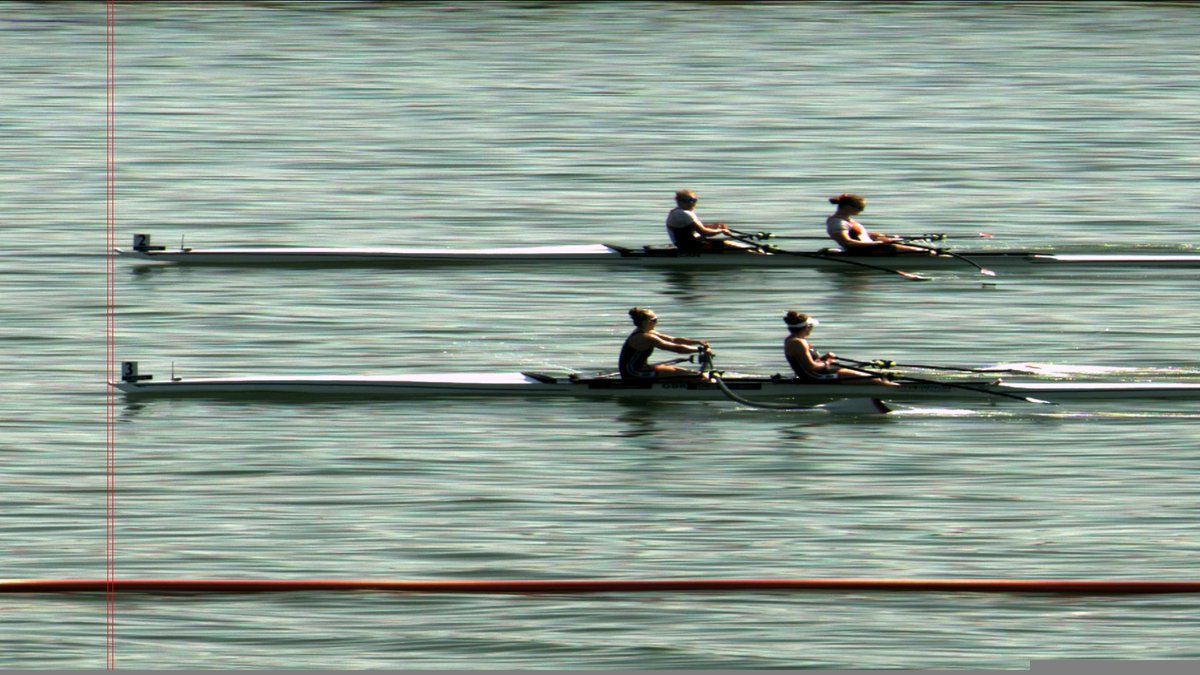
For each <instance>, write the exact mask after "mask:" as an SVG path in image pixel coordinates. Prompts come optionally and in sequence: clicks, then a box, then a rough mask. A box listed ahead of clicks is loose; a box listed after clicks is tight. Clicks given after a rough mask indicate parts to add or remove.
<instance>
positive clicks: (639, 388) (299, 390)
mask: <svg viewBox="0 0 1200 675" xmlns="http://www.w3.org/2000/svg"><path fill="white" fill-rule="evenodd" d="M146 377H147V376H144V375H143V376H140V377H139V379H136V380H133V381H125V380H122V381H118V382H112V383H110V384H111V385H112V386H114V387H116V388H117V389H119V390H121V391H122V392H124V393H125V395H126V396H128V397H143V398H146V397H172V396H200V397H204V396H212V397H259V398H264V397H288V396H299V397H346V398H404V397H458V396H479V397H497V396H505V397H508V396H517V397H521V396H529V397H576V398H617V399H645V400H687V401H692V400H723V399H725V397H726V394H725V393H724V392H723V391H722V390H721V388H720V386H718V385H717V384H716V383H714V382H709V381H705V380H694V381H650V382H626V381H622V380H620V379H618V378H609V377H594V378H578V377H564V376H562V375H555V374H548V373H536V372H526V373H449V374H427V375H404V376H388V375H360V376H321V375H314V376H282V377H224V378H187V379H183V378H174V379H171V380H163V381H154V380H152V379H145V378H146ZM722 380H723V381H724V383H725V386H727V387H728V388H729V389H730V390H731V391H734V392H736V393H737V394H739V395H741V396H744V397H746V398H748V399H753V400H781V399H786V400H792V401H797V402H811V403H820V402H826V401H832V400H837V399H844V398H847V397H855V398H868V397H869V398H880V399H885V400H891V401H922V400H941V401H945V400H961V399H971V400H980V399H985V400H989V401H998V400H1004V399H1007V398H1013V397H1017V398H1019V397H1033V398H1037V399H1045V400H1050V401H1054V402H1071V401H1106V400H1129V399H1174V400H1181V399H1182V400H1200V383H1183V382H997V381H994V380H993V381H988V382H957V381H956V382H954V383H952V384H950V385H945V384H939V383H934V382H924V381H923V382H904V383H902V384H901V385H900V386H896V387H887V386H882V385H870V384H808V383H802V382H798V381H796V380H794V379H791V378H781V377H756V376H742V375H726V376H724V377H723V378H722ZM1001 397H1003V398H1001Z"/></svg>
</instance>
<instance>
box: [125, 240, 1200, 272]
mask: <svg viewBox="0 0 1200 675" xmlns="http://www.w3.org/2000/svg"><path fill="white" fill-rule="evenodd" d="M114 250H115V251H116V253H117V254H118V255H121V256H124V257H128V258H133V259H136V260H141V261H147V262H160V263H174V264H179V265H218V266H261V267H270V266H287V265H311V266H320V265H328V266H364V267H366V266H395V267H403V266H420V265H479V264H557V263H610V264H618V265H630V266H650V267H688V268H692V267H788V268H817V269H830V268H832V269H853V268H861V267H860V265H856V264H855V263H856V262H857V263H862V264H866V265H876V266H883V267H901V268H905V269H939V268H947V267H949V268H963V267H964V266H966V265H967V263H964V262H963V261H962V260H961V259H959V258H955V257H953V256H948V255H940V256H924V255H901V256H846V255H844V254H841V253H839V252H837V251H832V252H824V251H822V252H818V251H811V252H794V253H774V254H768V255H752V254H746V253H703V254H698V255H679V254H678V252H676V251H675V250H674V249H672V248H670V247H643V248H637V249H629V248H624V247H620V246H615V245H607V244H580V245H573V246H531V247H523V248H486V249H407V248H214V249H180V250H173V251H168V250H147V251H141V250H126V249H120V248H118V249H114ZM955 253H957V254H959V255H960V256H966V257H968V258H970V259H971V260H974V261H975V262H977V263H979V264H980V265H982V266H984V267H1013V266H1017V267H1020V266H1032V265H1043V266H1067V267H1078V266H1089V267H1092V266H1094V267H1134V268H1137V267H1200V255H1121V254H1099V255H1084V254H1055V253H1048V252H1036V251H955Z"/></svg>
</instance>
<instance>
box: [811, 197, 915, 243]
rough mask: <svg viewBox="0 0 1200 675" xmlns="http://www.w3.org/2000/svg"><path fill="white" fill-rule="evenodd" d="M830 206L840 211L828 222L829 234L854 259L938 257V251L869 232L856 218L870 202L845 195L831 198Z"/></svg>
mask: <svg viewBox="0 0 1200 675" xmlns="http://www.w3.org/2000/svg"><path fill="white" fill-rule="evenodd" d="M829 203H831V204H837V211H834V213H833V215H832V216H829V217H828V218H826V219H825V231H826V232H828V233H829V236H830V237H831V238H832V239H833V240H834V241H836V242H837V243H838V246H841V247H842V250H843V251H845V252H846V253H849V254H851V255H896V254H897V253H914V254H917V255H937V251H933V250H930V249H927V248H920V247H917V246H906V245H905V244H902V243H900V242H901V240H900V239H898V238H896V237H889V236H888V235H886V234H884V233H882V232H869V231H867V228H865V227H863V226H862V223H860V222H858V221H857V220H855V219H854V216H857V215H858V214H860V213H862V212H863V210H864V209H866V208H867V200H865V199H863V198H862V197H860V196H858V195H850V194H846V193H842V194H840V195H838V196H836V197H830V198H829Z"/></svg>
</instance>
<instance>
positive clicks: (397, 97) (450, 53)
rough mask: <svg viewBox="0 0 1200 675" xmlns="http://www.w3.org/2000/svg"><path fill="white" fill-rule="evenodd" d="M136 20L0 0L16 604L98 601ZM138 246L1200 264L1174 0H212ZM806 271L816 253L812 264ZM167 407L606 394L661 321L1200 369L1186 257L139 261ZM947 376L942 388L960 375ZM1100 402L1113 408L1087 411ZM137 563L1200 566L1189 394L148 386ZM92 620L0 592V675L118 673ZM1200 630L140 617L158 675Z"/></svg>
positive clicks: (812, 598)
mask: <svg viewBox="0 0 1200 675" xmlns="http://www.w3.org/2000/svg"><path fill="white" fill-rule="evenodd" d="M104 19H105V13H104V6H103V4H102V3H84V2H80V3H73V2H62V3H23V2H0V59H2V60H3V62H4V63H5V64H6V67H5V70H4V73H3V74H0V103H3V105H0V129H2V130H3V137H4V139H5V141H4V148H3V151H2V152H0V228H3V231H4V233H5V250H4V252H3V253H0V281H2V282H3V285H4V288H5V293H4V294H3V298H4V299H3V303H4V304H3V308H4V316H5V320H4V321H3V323H2V324H0V341H2V342H3V344H5V345H6V346H7V347H8V354H9V358H8V359H6V360H4V361H3V362H2V363H0V369H2V371H3V374H4V378H5V381H6V382H7V383H8V386H7V388H6V391H5V393H4V394H3V398H2V399H0V406H2V408H0V439H2V440H0V460H2V465H3V467H4V468H3V471H4V477H5V482H6V485H7V489H6V490H5V491H4V494H3V497H0V499H2V500H3V508H2V509H0V513H2V514H3V515H2V516H0V535H2V538H0V541H3V546H4V549H5V552H6V555H5V556H4V561H5V562H4V564H5V570H4V573H3V575H0V576H4V577H9V578H23V577H37V578H76V577H88V578H102V577H103V576H104V575H105V531H106V528H105V526H106V521H105V487H106V480H105V450H106V440H107V438H108V434H107V433H106V420H107V418H108V415H107V414H106V396H105V386H104V379H105V377H106V349H105V345H106V332H107V331H106V322H105V313H104V303H105V297H106V279H108V278H109V276H108V272H109V264H110V261H108V259H107V258H106V256H105V249H106V245H107V242H106V239H107V237H106V228H105V225H104V219H105V201H104V197H105V183H104V172H105V171H104V169H105V164H104V162H105V142H104V139H105V128H104V126H105V125H104V35H105V33H104ZM116 20H117V25H116V49H115V58H116V69H115V79H116V90H115V91H116V117H115V132H116V135H115V145H114V148H115V160H116V162H115V169H116V172H115V194H116V202H115V203H116V226H115V237H116V239H117V242H116V243H118V244H119V245H126V243H127V241H128V239H129V237H131V236H132V234H133V233H135V232H148V233H152V234H153V236H154V238H155V239H156V241H157V243H161V244H166V245H170V246H175V245H178V244H179V243H180V242H185V243H186V244H187V245H190V246H230V245H250V244H258V245H310V246H430V247H435V246H437V247H442V246H454V247H458V246H461V247H483V246H489V245H536V244H543V243H545V244H573V243H591V242H597V241H611V242H617V243H624V244H629V245H639V244H642V243H657V242H659V241H660V240H661V239H662V238H663V236H664V234H663V230H662V221H663V218H664V216H665V214H666V212H667V210H668V209H669V208H670V206H671V195H672V193H673V192H674V190H676V189H679V188H681V187H688V188H691V189H694V190H696V191H697V192H699V193H700V195H701V202H700V213H701V216H702V217H705V218H709V219H714V220H726V221H729V222H732V223H737V224H739V225H741V226H742V227H744V228H746V229H750V230H769V231H773V232H777V233H791V234H819V233H820V232H821V230H822V224H823V220H824V217H825V216H826V215H827V214H828V211H829V208H828V207H829V205H828V203H827V202H826V198H827V197H829V196H830V195H833V194H837V193H840V192H843V191H851V192H857V193H860V194H863V195H866V196H867V198H868V200H869V208H868V210H867V212H866V213H865V214H864V215H863V218H862V219H863V220H864V222H867V223H868V224H871V225H875V226H877V227H880V228H890V229H893V230H896V229H898V230H901V231H917V232H928V231H934V232H951V233H956V234H963V235H969V234H973V233H977V232H981V231H986V232H989V233H991V234H993V235H995V237H994V239H991V240H988V241H983V242H978V241H975V240H967V241H964V242H960V244H959V245H960V246H974V245H983V246H992V247H1020V246H1029V245H1042V246H1047V245H1055V246H1058V247H1060V248H1069V249H1072V250H1100V249H1104V248H1109V249H1115V250H1123V249H1129V248H1133V247H1150V248H1152V249H1155V250H1164V251H1181V250H1191V247H1192V246H1194V245H1195V244H1197V243H1200V225H1198V223H1197V218H1196V213H1197V212H1198V211H1200V187H1198V186H1200V182H1198V181H1197V177H1198V174H1200V154H1197V150H1196V149H1197V148H1198V147H1200V112H1198V111H1200V80H1198V79H1197V78H1196V73H1197V70H1198V67H1200V48H1197V43H1196V40H1195V36H1196V35H1197V34H1198V33H1200V14H1198V13H1197V11H1196V8H1195V7H1194V6H1192V5H1189V4H1184V3H1086V4H1085V3H1078V4H1076V3H1061V4H1058V3H1020V4H1017V5H1014V6H1005V5H1003V4H996V3H979V4H975V3H961V4H959V3H899V4H870V5H867V4H852V3H781V4H775V3H747V4H738V3H696V4H688V3H669V4H668V3H662V4H660V3H563V4H557V3H488V4H474V3H472V4H470V5H466V4H463V5H451V4H440V3H427V4H418V3H411V4H410V3H365V2H362V3H353V2H346V3H322V2H309V3H245V4H240V5H239V4H233V3H228V4H224V3H218V4H215V5H209V6H206V7H200V6H198V5H196V4H192V3H137V4H132V3H131V4H124V3H122V4H120V5H119V6H118V7H117V10H116ZM797 245H799V246H815V245H816V244H815V243H814V242H808V243H800V244H797ZM111 265H112V269H111V279H112V282H113V288H112V290H113V295H114V298H115V330H114V332H113V336H112V337H113V344H114V353H113V358H115V359H116V360H122V359H131V360H137V361H139V362H140V364H141V369H142V372H144V373H152V374H154V375H155V376H156V377H157V378H160V379H161V378H165V377H169V376H170V375H171V373H172V370H173V371H174V373H175V374H176V375H183V376H203V375H238V374H284V373H303V374H359V373H363V374H368V373H369V374H388V373H406V372H431V371H432V372H436V371H494V370H532V369H539V368H573V369H578V370H580V371H598V370H608V369H610V368H611V367H612V366H613V365H614V362H615V355H616V352H617V349H618V347H619V345H620V342H621V340H622V338H623V337H624V335H625V334H626V333H627V331H628V330H629V326H628V319H627V317H626V311H627V310H628V309H629V307H631V306H633V305H642V306H648V307H652V308H654V309H655V310H656V311H657V312H658V314H659V315H660V316H661V317H662V329H663V330H665V331H667V332H670V333H673V334H677V335H687V336H692V337H702V338H706V339H708V340H710V341H711V342H712V344H713V345H714V347H715V349H716V351H717V355H718V360H719V364H718V365H720V366H721V367H724V368H728V369H730V370H738V371H742V372H762V373H774V372H780V371H781V370H783V369H784V368H785V364H784V363H783V360H782V356H781V354H780V350H779V345H780V342H781V340H782V338H783V335H782V332H781V330H780V329H781V327H782V325H781V323H780V321H779V318H780V316H781V315H782V314H783V313H784V311H786V310H788V309H797V310H801V311H807V312H810V313H812V314H814V315H817V316H819V317H820V318H821V319H822V325H821V327H820V328H819V332H818V334H817V335H816V337H815V338H814V340H815V342H816V343H817V344H818V346H820V347H822V348H824V349H832V350H835V351H837V352H839V353H840V354H844V355H847V356H850V357H854V358H860V359H874V358H889V359H894V360H896V361H899V362H901V363H925V364H930V363H932V364H950V365H968V366H971V365H974V366H978V365H986V364H996V363H1026V362H1033V363H1048V364H1056V365H1058V366H1066V367H1070V368H1074V369H1077V370H1079V371H1087V370H1088V368H1089V367H1103V368H1105V369H1109V372H1108V373H1107V376H1108V377H1116V378H1126V379H1148V378H1158V379H1165V378H1172V379H1182V380H1189V381H1195V380H1196V379H1197V378H1198V377H1200V365H1198V364H1197V362H1196V338H1197V312H1196V310H1195V299H1194V296H1195V292H1196V290H1197V286H1198V284H1200V280H1198V279H1197V273H1196V271H1195V270H1186V269H1176V270H1136V269H1130V270H1124V271H1095V270H1093V271H1090V272H1079V271H1068V272H1054V271H1048V270H1035V271H1030V272H1011V273H1004V272H1002V273H1001V275H1000V276H998V277H997V278H995V279H987V278H984V277H981V276H980V275H978V274H975V273H974V270H973V269H971V268H970V267H967V266H965V265H964V266H963V268H962V269H961V270H947V271H943V272H938V273H936V274H935V275H934V276H936V277H937V278H936V279H935V280H934V281H933V282H929V283H909V282H905V281H903V280H901V279H899V278H896V277H893V276H887V275H876V274H873V273H870V272H865V273H859V272H857V271H851V270H844V271H824V272H815V271H806V270H753V271H736V270H722V271H709V272H664V271H661V270H636V269H605V268H590V269H571V268H568V267H560V268H554V269H550V268H546V269H532V268H503V267H494V268H474V269H456V268H447V267H442V268H427V269H421V270H397V269H271V270H266V269H236V270H235V269H180V268H154V269H148V268H144V267H137V266H134V265H130V264H129V263H127V262H125V261H123V260H118V261H115V262H111ZM928 374H930V373H927V375H928ZM1082 376H1090V377H1095V376H1093V375H1087V374H1086V372H1084V374H1083V375H1082ZM112 415H113V427H112V429H113V439H114V451H115V458H116V479H115V483H116V486H117V490H116V493H115V515H116V527H115V531H114V537H115V553H116V574H117V575H118V576H120V577H128V578H134V577H169V578H229V577H236V578H317V577H335V578H369V579H501V578H511V579H543V578H582V577H609V578H680V577H702V578H760V577H889V578H923V577H934V578H964V577H965V578H972V577H1000V578H1057V579H1083V578H1133V579H1163V578H1176V579H1196V578H1198V577H1197V574H1196V569H1195V560H1196V556H1197V553H1198V552H1200V551H1198V549H1200V526H1198V525H1197V518H1196V515H1197V505H1198V503H1200V502H1198V498H1200V478H1198V476H1200V472H1198V469H1200V452H1198V450H1197V444H1198V442H1200V405H1198V404H1197V402H1196V401H1194V400H1193V401H1171V402H1161V401H1160V402H1143V401H1122V402H1116V403H1109V404H1104V405H1099V404H1089V405H1083V404H1077V405H1060V406H1034V405H1018V404H1014V405H1006V404H998V405H986V404H985V405H980V404H978V403H969V402H966V401H963V402H948V408H944V409H930V408H928V407H924V408H918V409H915V410H906V411H904V412H902V413H901V414H897V415H891V416H888V417H877V418H863V417H852V418H846V417H838V416H832V415H822V414H814V413H803V412H778V411H768V410H759V409H753V408H748V407H745V406H739V405H735V404H733V403H726V402H675V403H648V404H647V403H643V404H634V403H629V402H622V401H572V400H563V401H557V400H555V401H538V400H515V399H514V400H496V401H488V400H481V399H464V400H415V401H359V402H331V401H323V402H295V401H293V402H286V401H247V400H240V401H230V400H226V401H221V400H176V401H150V402H145V403H138V404H132V403H127V402H126V401H125V400H123V399H122V398H120V397H117V398H116V399H115V400H114V407H113V409H112ZM105 610H106V607H105V599H104V598H103V597H102V596H87V595H84V596H67V595H62V596H49V595H47V596H14V595H8V596H0V666H3V667H6V668H49V667H53V668H98V667H103V665H104V663H105V646H106V641H105V640H106V638H105ZM1194 618H1195V602H1194V600H1193V599H1191V598H1189V597H1187V596H1160V597H1129V598H1117V599H1113V598H1094V597H1083V598H1076V597H1058V596H1044V597H1043V596H1005V595H999V596H985V595H969V594H967V595H959V594H903V593H902V594H889V595H874V594H869V593H832V592H827V593H815V594H788V593H764V594H754V593H740V594H737V593H730V594H683V593H665V594H651V595H621V594H610V595H599V596H586V595H580V596H569V595H560V596H496V597H486V596H469V595H467V596H413V595H409V596H395V595H387V594H371V593H359V594H342V595H337V594H289V595H278V596H230V595H226V596H211V597H209V596H165V597H163V596H151V595H122V596H120V597H119V598H118V602H117V607H116V622H115V654H116V664H117V665H118V666H119V667H123V668H151V667H170V668H184V667H187V668H385V667H391V668H397V667H403V668H471V667H486V668H563V669H587V668H625V669H629V668H641V669H663V668H803V667H822V668H885V667H903V668H1024V667H1026V666H1027V664H1028V662H1029V661H1030V660H1042V659H1056V658H1083V657H1090V658H1113V659H1134V658H1137V659H1180V658H1198V657H1200V643H1198V642H1197V640H1196V638H1195V631H1194V629H1193V625H1194Z"/></svg>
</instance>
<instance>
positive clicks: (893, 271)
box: [730, 230, 930, 281]
mask: <svg viewBox="0 0 1200 675" xmlns="http://www.w3.org/2000/svg"><path fill="white" fill-rule="evenodd" d="M730 237H731V238H733V239H736V240H738V241H740V242H743V243H746V244H750V245H751V246H753V247H755V248H757V249H759V250H762V251H766V252H767V253H774V254H777V255H795V256H800V257H803V258H817V259H819V260H832V261H835V262H840V263H845V264H847V265H855V266H857V267H865V268H867V269H872V270H878V271H880V272H890V273H891V274H897V275H899V276H902V277H904V278H905V279H908V280H909V281H930V278H929V277H926V276H922V275H920V274H913V273H912V272H905V271H903V270H896V269H892V268H890V267H883V266H882V265H872V264H870V263H865V262H861V261H859V260H851V259H849V258H839V257H836V256H829V255H822V254H820V253H802V252H800V251H785V250H783V249H781V248H778V247H775V246H763V245H762V244H758V243H755V242H754V241H752V240H750V239H747V238H745V237H739V236H737V235H735V234H732V230H731V234H730Z"/></svg>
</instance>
